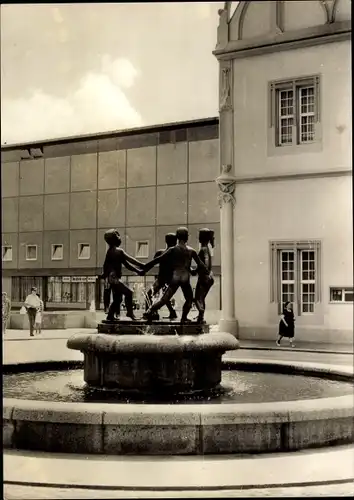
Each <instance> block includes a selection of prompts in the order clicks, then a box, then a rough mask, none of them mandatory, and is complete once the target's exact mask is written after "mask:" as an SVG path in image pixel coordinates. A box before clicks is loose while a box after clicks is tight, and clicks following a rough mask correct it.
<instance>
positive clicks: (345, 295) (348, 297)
mask: <svg viewBox="0 0 354 500" xmlns="http://www.w3.org/2000/svg"><path fill="white" fill-rule="evenodd" d="M353 290H354V289H353V287H344V288H335V287H331V288H330V289H329V296H330V301H331V302H335V303H338V302H354V292H353Z"/></svg>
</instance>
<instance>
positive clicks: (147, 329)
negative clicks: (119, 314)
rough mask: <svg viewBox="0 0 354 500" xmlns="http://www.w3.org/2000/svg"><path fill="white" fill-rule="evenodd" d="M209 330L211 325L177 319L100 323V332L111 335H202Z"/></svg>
mask: <svg viewBox="0 0 354 500" xmlns="http://www.w3.org/2000/svg"><path fill="white" fill-rule="evenodd" d="M208 332H209V325H207V324H205V325H198V324H197V323H186V324H181V323H180V322H177V321H153V322H152V323H148V322H147V321H144V320H136V321H124V320H123V321H116V322H115V323H110V322H109V321H102V322H101V323H99V325H98V333H106V334H109V335H110V334H111V335H149V334H151V335H152V334H153V335H200V334H202V333H208Z"/></svg>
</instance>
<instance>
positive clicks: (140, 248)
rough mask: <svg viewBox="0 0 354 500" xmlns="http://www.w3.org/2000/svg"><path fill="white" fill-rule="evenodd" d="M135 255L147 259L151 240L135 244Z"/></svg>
mask: <svg viewBox="0 0 354 500" xmlns="http://www.w3.org/2000/svg"><path fill="white" fill-rule="evenodd" d="M135 257H136V258H137V259H147V258H148V257H149V242H148V241H137V242H136V246H135Z"/></svg>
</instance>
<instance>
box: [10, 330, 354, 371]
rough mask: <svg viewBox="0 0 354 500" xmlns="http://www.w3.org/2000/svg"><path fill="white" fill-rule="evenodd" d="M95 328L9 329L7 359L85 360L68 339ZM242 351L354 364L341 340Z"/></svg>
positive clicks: (252, 345) (259, 345)
mask: <svg viewBox="0 0 354 500" xmlns="http://www.w3.org/2000/svg"><path fill="white" fill-rule="evenodd" d="M94 332H96V330H94V329H92V330H91V329H69V330H46V331H43V333H41V334H40V335H37V336H35V337H30V336H29V333H28V332H26V331H24V330H7V332H6V334H5V336H4V340H5V342H4V349H3V363H5V364H12V363H26V362H30V361H59V360H82V359H83V357H82V355H81V353H80V352H78V351H72V350H70V349H67V347H66V341H67V339H68V338H70V337H71V336H72V335H75V334H77V333H94ZM240 344H241V349H242V353H240V351H234V352H231V353H228V355H230V356H232V357H234V356H235V357H242V358H252V359H283V360H286V361H288V360H293V361H309V362H311V361H312V362H319V363H331V364H335V365H342V364H353V348H352V346H350V345H341V344H338V345H337V344H317V343H313V342H308V343H306V342H303V343H299V344H298V345H296V348H291V347H289V346H288V345H287V344H286V343H285V342H284V347H280V348H279V347H277V346H276V345H275V342H273V343H272V342H268V341H249V340H244V341H242V340H241V342H240Z"/></svg>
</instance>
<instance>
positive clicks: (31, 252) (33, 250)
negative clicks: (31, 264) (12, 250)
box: [26, 245, 37, 260]
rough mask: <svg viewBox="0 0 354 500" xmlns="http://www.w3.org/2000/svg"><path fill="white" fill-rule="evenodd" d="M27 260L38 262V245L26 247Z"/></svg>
mask: <svg viewBox="0 0 354 500" xmlns="http://www.w3.org/2000/svg"><path fill="white" fill-rule="evenodd" d="M26 260H37V245H26Z"/></svg>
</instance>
